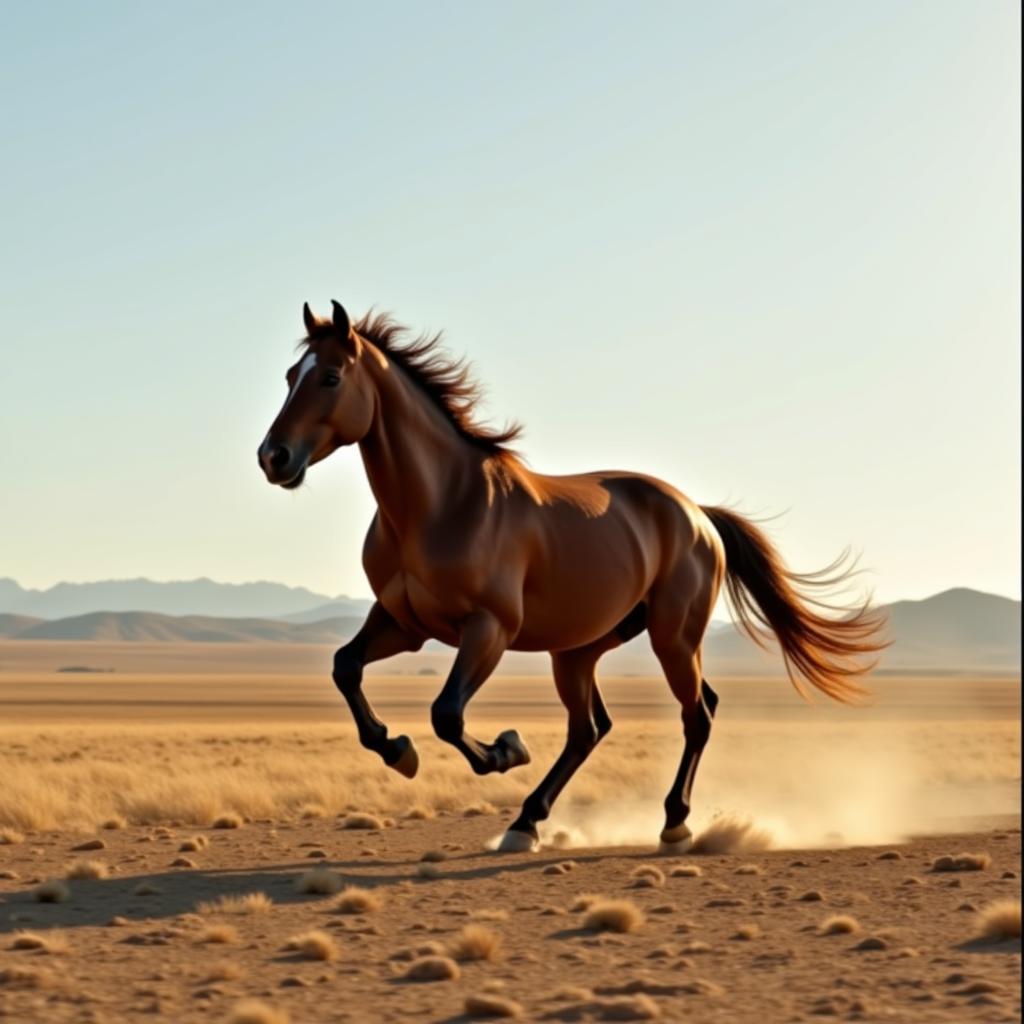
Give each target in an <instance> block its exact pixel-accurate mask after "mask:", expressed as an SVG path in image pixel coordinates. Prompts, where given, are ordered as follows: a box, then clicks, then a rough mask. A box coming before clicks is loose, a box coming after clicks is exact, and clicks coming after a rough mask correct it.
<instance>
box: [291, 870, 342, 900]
mask: <svg viewBox="0 0 1024 1024" xmlns="http://www.w3.org/2000/svg"><path fill="white" fill-rule="evenodd" d="M340 889H341V877H340V876H339V875H338V874H336V873H335V872H333V871H328V870H327V868H313V870H312V871H304V872H303V873H302V874H301V875H299V877H298V878H296V879H295V891H296V892H301V893H305V894H307V895H312V896H333V895H334V894H335V893H336V892H338V890H340Z"/></svg>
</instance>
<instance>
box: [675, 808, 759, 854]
mask: <svg viewBox="0 0 1024 1024" xmlns="http://www.w3.org/2000/svg"><path fill="white" fill-rule="evenodd" d="M771 845H772V835H771V833H770V832H768V831H766V830H765V829H761V828H758V827H757V826H756V825H755V824H754V823H753V822H752V821H747V820H744V819H742V818H733V817H728V816H722V817H719V818H715V819H714V821H712V822H711V824H710V825H708V827H707V828H706V829H705V830H704V831H703V832H702V833H701V834H700V835H699V836H697V838H696V839H695V840H694V842H693V852H694V853H704V854H722V853H757V852H760V851H761V850H767V849H770V848H771Z"/></svg>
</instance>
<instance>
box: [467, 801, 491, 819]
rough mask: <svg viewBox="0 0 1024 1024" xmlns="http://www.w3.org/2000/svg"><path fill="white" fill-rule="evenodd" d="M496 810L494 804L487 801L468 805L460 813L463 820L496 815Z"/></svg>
mask: <svg viewBox="0 0 1024 1024" xmlns="http://www.w3.org/2000/svg"><path fill="white" fill-rule="evenodd" d="M497 813H498V808H497V807H495V806H494V804H492V803H490V802H489V801H487V800H481V801H480V803H476V804H470V805H469V806H468V807H467V808H465V809H464V810H463V812H462V816H463V817H464V818H480V817H485V816H486V815H489V814H497Z"/></svg>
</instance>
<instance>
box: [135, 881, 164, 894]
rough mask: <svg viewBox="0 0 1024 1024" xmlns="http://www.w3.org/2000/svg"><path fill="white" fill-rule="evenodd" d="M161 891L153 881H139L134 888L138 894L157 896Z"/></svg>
mask: <svg viewBox="0 0 1024 1024" xmlns="http://www.w3.org/2000/svg"><path fill="white" fill-rule="evenodd" d="M160 891H161V890H160V889H159V888H157V886H155V885H153V883H152V882H139V884H138V885H137V886H135V888H134V889H133V890H132V892H133V893H134V894H135V895H136V896H157V895H159V894H160Z"/></svg>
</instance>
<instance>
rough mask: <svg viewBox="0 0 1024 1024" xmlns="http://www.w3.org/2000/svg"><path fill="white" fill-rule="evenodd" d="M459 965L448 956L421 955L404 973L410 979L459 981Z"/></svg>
mask: <svg viewBox="0 0 1024 1024" xmlns="http://www.w3.org/2000/svg"><path fill="white" fill-rule="evenodd" d="M460 974H461V972H460V971H459V965H458V964H457V963H456V962H455V961H454V960H452V959H450V958H449V957H446V956H421V957H419V958H418V959H416V960H413V962H412V963H411V964H409V967H408V969H407V970H406V972H405V974H404V975H403V977H404V978H406V979H407V980H408V981H458V980H459V975H460Z"/></svg>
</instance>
